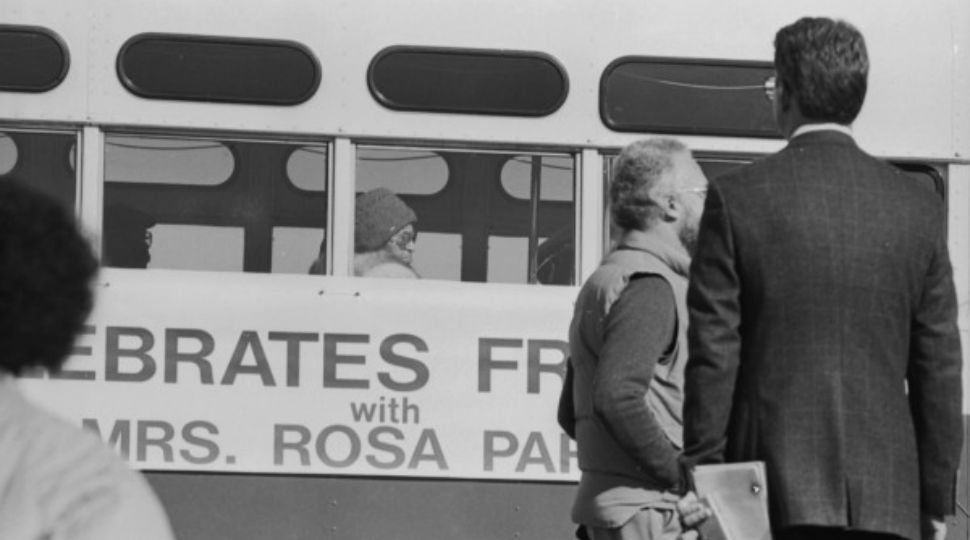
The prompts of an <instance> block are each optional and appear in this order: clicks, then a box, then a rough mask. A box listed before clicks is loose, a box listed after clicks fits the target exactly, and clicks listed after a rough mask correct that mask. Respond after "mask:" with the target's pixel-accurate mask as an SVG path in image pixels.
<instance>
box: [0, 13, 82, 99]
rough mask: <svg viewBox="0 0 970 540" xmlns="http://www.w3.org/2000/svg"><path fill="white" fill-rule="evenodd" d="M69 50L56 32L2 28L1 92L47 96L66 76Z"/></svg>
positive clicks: (0, 53) (13, 27) (3, 26)
mask: <svg viewBox="0 0 970 540" xmlns="http://www.w3.org/2000/svg"><path fill="white" fill-rule="evenodd" d="M68 64H69V57H68V53H67V47H66V46H64V43H63V42H62V41H61V38H60V36H58V35H57V34H55V33H54V32H52V31H50V30H48V29H46V28H39V27H34V26H13V25H6V24H0V90H3V91H7V92H46V91H47V90H50V89H52V88H54V87H56V86H57V85H59V84H60V83H61V81H62V80H64V77H65V76H67V69H68Z"/></svg>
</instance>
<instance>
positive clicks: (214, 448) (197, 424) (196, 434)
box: [179, 420, 219, 465]
mask: <svg viewBox="0 0 970 540" xmlns="http://www.w3.org/2000/svg"><path fill="white" fill-rule="evenodd" d="M200 432H206V433H200ZM218 434H219V428H217V427H216V425H215V424H213V423H212V422H206V421H204V420H193V421H191V422H188V423H186V424H185V425H184V426H182V440H184V441H185V443H186V444H188V445H190V446H195V447H198V448H201V449H203V450H205V451H206V452H205V453H204V454H202V455H200V456H195V455H193V454H192V452H191V451H190V450H188V449H183V450H180V451H179V455H181V456H182V459H184V460H185V461H187V462H189V463H192V464H195V465H205V464H207V463H212V462H213V461H215V460H216V458H218V457H219V445H218V444H216V442H215V441H214V440H212V439H211V437H212V436H214V435H218ZM205 435H208V436H209V437H210V438H206V436H205Z"/></svg>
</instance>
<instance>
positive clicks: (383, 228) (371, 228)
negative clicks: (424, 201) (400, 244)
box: [354, 188, 418, 253]
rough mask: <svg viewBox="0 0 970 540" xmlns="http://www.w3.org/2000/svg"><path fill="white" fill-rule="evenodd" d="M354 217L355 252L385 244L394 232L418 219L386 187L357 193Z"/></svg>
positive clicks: (369, 249)
mask: <svg viewBox="0 0 970 540" xmlns="http://www.w3.org/2000/svg"><path fill="white" fill-rule="evenodd" d="M356 206H357V211H356V215H355V217H354V251H355V252H356V253H363V252H365V251H374V250H376V249H379V248H380V247H381V246H383V245H384V244H386V243H387V241H388V240H390V239H391V237H392V236H394V235H395V234H396V233H397V231H400V230H401V229H403V228H404V227H406V226H407V225H408V224H410V223H414V222H416V221H417V220H418V216H417V215H415V213H414V210H411V208H410V207H409V206H408V205H407V204H404V201H402V200H401V199H400V198H399V197H398V196H397V195H395V194H394V192H392V191H391V190H389V189H387V188H377V189H373V190H371V191H368V192H366V193H362V194H360V195H358V196H357V204H356Z"/></svg>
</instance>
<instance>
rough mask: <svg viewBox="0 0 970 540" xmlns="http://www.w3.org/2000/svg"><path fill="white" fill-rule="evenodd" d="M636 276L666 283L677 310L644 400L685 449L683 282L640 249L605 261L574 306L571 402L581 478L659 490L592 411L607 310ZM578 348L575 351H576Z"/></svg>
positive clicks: (616, 252) (674, 441)
mask: <svg viewBox="0 0 970 540" xmlns="http://www.w3.org/2000/svg"><path fill="white" fill-rule="evenodd" d="M634 274H652V275H657V276H660V277H662V278H664V279H665V280H666V281H667V283H669V284H670V286H671V288H672V289H673V293H674V299H675V302H676V308H677V330H676V343H674V344H673V346H672V347H668V348H667V349H666V350H667V352H666V353H665V354H664V356H663V357H661V358H660V359H659V360H658V362H657V364H656V366H655V368H654V372H653V380H652V381H651V383H650V387H649V390H648V391H647V393H646V395H645V396H644V400H645V401H646V403H647V406H648V407H649V409H650V411H651V412H652V413H653V415H654V417H655V418H656V420H657V423H658V424H659V425H660V427H661V428H662V429H663V431H664V433H665V434H666V436H667V438H668V439H669V440H670V442H671V443H672V444H673V445H674V446H675V447H676V448H678V449H680V448H682V447H683V416H682V406H683V380H684V366H685V364H686V363H687V332H686V330H687V305H686V299H687V279H686V278H685V277H684V276H682V275H680V274H678V273H676V272H675V271H674V270H672V269H671V268H670V266H668V265H667V264H666V263H665V262H664V261H663V260H662V259H661V258H659V257H658V256H657V255H654V254H653V253H651V252H650V251H647V250H645V249H643V248H640V247H632V246H629V245H621V246H620V248H619V249H616V250H614V251H613V252H611V253H610V254H609V255H607V257H606V258H605V259H604V261H603V263H602V264H601V265H600V267H599V268H598V269H597V270H596V272H594V273H593V275H592V276H591V277H590V278H589V281H588V283H587V284H586V285H585V286H584V287H583V290H582V291H581V293H580V295H579V297H578V298H577V301H576V316H575V317H574V319H573V320H574V322H573V327H572V328H570V342H571V343H572V344H573V346H572V355H573V356H572V360H571V361H572V362H573V368H574V369H575V370H576V373H575V377H574V379H573V399H574V408H575V412H576V440H577V443H578V447H579V456H578V458H579V467H580V469H582V470H583V471H584V473H587V472H592V473H605V474H609V475H619V476H625V477H629V478H633V479H635V480H636V481H637V482H639V483H640V484H642V485H645V486H648V487H649V486H657V487H658V488H660V487H662V486H660V485H659V484H660V483H659V482H658V481H657V480H655V479H653V478H652V477H651V476H650V473H649V472H648V471H643V470H641V469H640V468H639V467H638V465H637V463H636V462H635V461H634V460H633V458H632V457H631V456H630V455H629V454H627V453H626V452H625V451H624V450H623V448H622V447H621V446H620V444H619V443H618V442H617V441H616V439H615V438H614V437H613V436H612V435H611V434H610V432H609V430H608V429H607V428H606V426H605V425H604V423H603V421H602V419H601V418H599V417H597V416H596V415H595V414H594V412H593V403H592V401H593V400H592V382H593V373H594V370H595V368H596V363H597V361H598V357H599V350H600V349H601V347H602V344H603V343H602V338H603V328H604V325H605V324H606V317H607V315H608V314H609V311H610V307H611V306H612V305H613V303H614V302H615V301H616V299H617V298H619V296H620V293H621V292H623V289H624V288H625V287H626V285H627V283H629V280H630V277H631V276H632V275H634ZM577 345H579V346H577Z"/></svg>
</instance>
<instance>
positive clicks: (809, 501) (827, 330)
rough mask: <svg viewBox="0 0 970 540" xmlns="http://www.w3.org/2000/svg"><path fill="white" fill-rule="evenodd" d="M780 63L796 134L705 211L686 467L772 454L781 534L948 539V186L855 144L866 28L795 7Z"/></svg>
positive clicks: (956, 375) (696, 513)
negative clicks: (940, 190)
mask: <svg viewBox="0 0 970 540" xmlns="http://www.w3.org/2000/svg"><path fill="white" fill-rule="evenodd" d="M774 64H775V70H776V77H777V81H776V83H775V84H774V85H773V86H769V87H768V89H769V90H771V92H770V93H769V97H770V98H771V99H772V102H773V105H774V112H775V118H776V120H777V123H778V126H779V128H780V129H781V131H782V133H783V134H784V135H785V136H786V137H787V138H788V145H787V146H786V147H785V148H784V149H783V150H781V151H780V152H778V153H776V154H774V155H771V156H768V157H767V158H765V159H762V160H759V161H756V162H755V163H753V164H751V165H748V166H745V167H741V168H740V169H737V170H736V171H734V172H731V173H728V174H726V175H724V176H722V177H720V178H717V179H715V180H713V181H712V182H711V186H710V188H711V189H710V192H709V194H708V197H707V203H706V206H705V210H704V217H703V219H702V221H701V227H700V233H699V236H698V244H697V252H696V254H695V257H694V260H693V264H692V266H691V274H690V288H689V292H688V298H687V304H688V307H689V309H690V329H689V341H690V360H689V362H688V366H687V372H686V384H685V392H686V401H685V407H684V443H685V450H684V456H683V463H684V465H685V467H686V468H688V469H689V468H690V467H692V466H693V465H695V464H700V463H715V462H720V461H728V462H735V461H750V460H761V461H764V462H765V464H766V469H767V475H768V486H767V490H768V498H769V516H770V519H771V526H772V529H773V531H774V535H775V538H776V540H801V539H827V540H838V539H871V540H876V539H887V540H888V539H898V538H908V539H917V538H934V539H942V538H943V537H944V536H945V534H946V527H945V525H944V521H943V517H944V516H945V515H951V514H953V513H954V509H955V495H956V481H957V468H958V466H959V463H960V451H961V447H962V429H963V426H962V419H961V410H962V406H961V399H962V391H961V378H960V377H961V353H960V336H959V331H958V329H957V304H956V296H955V293H954V288H953V279H952V269H951V267H950V261H949V256H948V254H947V246H946V238H945V230H946V219H945V217H946V216H945V209H944V206H943V204H942V200H941V197H939V195H938V194H936V193H934V192H932V191H931V190H928V189H926V188H925V186H923V185H920V184H918V183H917V182H916V181H915V180H913V179H912V178H910V177H908V176H907V175H906V174H905V173H903V172H902V171H900V170H899V169H897V168H895V167H893V166H892V165H889V164H887V163H885V162H883V161H881V160H879V159H876V158H874V157H872V156H869V155H868V154H866V153H865V152H864V151H862V150H861V149H860V148H859V147H858V146H857V145H856V142H855V141H854V139H853V135H852V130H851V128H850V126H851V124H852V122H853V120H854V119H855V118H856V115H857V114H858V113H859V110H860V109H861V107H862V103H863V100H864V97H865V94H866V87H867V75H868V70H869V60H868V56H867V52H866V46H865V42H864V41H863V37H862V35H861V34H860V33H859V31H858V30H856V29H855V28H854V27H853V26H851V25H850V24H848V23H845V22H842V21H834V20H831V19H827V18H803V19H800V20H798V21H797V22H795V23H793V24H791V25H788V26H786V27H784V28H782V29H781V30H779V31H778V33H777V34H776V36H775V60H774ZM900 133H901V134H903V133H904V131H901V132H900ZM681 510H682V512H683V514H684V521H685V523H687V524H688V525H690V524H693V523H696V522H697V521H698V520H700V519H703V517H704V514H705V512H706V511H705V510H703V508H701V507H699V505H698V504H697V503H696V502H695V501H692V500H691V497H690V496H689V497H687V498H685V500H684V501H683V502H682V504H681Z"/></svg>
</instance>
